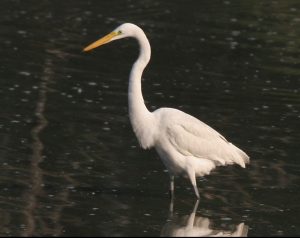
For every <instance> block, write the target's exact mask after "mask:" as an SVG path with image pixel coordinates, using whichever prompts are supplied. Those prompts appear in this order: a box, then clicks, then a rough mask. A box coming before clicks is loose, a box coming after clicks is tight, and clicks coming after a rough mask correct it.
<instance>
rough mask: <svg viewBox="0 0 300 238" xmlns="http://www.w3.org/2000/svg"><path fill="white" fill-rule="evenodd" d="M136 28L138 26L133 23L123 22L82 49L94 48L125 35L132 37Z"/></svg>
mask: <svg viewBox="0 0 300 238" xmlns="http://www.w3.org/2000/svg"><path fill="white" fill-rule="evenodd" d="M137 29H138V27H137V26H136V25H134V24H131V23H124V24H122V25H120V26H119V27H117V28H116V29H115V30H113V31H112V32H111V33H109V34H107V35H106V36H104V37H102V38H100V39H99V40H97V41H95V42H93V43H92V44H90V45H88V46H87V47H85V48H84V49H83V51H89V50H92V49H95V48H97V47H99V46H101V45H104V44H107V43H109V42H111V41H114V40H119V39H122V38H125V37H133V36H134V35H135V32H136V30H137Z"/></svg>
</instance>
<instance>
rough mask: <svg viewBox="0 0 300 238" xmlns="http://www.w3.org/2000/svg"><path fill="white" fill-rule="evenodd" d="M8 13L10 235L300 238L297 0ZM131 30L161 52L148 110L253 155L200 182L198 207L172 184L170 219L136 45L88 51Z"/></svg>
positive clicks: (48, 6) (4, 21) (98, 5)
mask: <svg viewBox="0 0 300 238" xmlns="http://www.w3.org/2000/svg"><path fill="white" fill-rule="evenodd" d="M0 12H1V14H0V26H1V27H0V29H1V30H0V44H1V47H0V49H1V57H0V84H1V85H0V86H1V87H0V97H1V102H0V106H1V110H0V140H1V141H0V165H1V167H0V168H1V173H0V174H1V175H0V217H1V222H0V235H1V236H30V235H34V236H39V235H43V236H47V235H48V236H131V235H132V236H159V235H167V236H168V235H176V234H177V235H178V234H179V235H181V236H182V235H191V234H197V235H207V234H218V235H222V234H223V235H230V234H232V235H236V234H239V235H247V236H287V235H292V236H296V235H298V236H299V235H300V226H299V200H300V193H299V182H300V181H299V172H300V163H299V160H298V157H299V148H298V144H299V140H300V138H299V118H300V113H299V109H300V107H299V104H300V96H299V79H300V67H299V66H300V58H299V55H300V54H299V53H300V50H299V49H300V41H299V39H300V17H299V12H300V3H299V1H296V0H295V1H291V0H288V1H278V2H277V1H251V3H250V2H246V1H243V2H237V1H213V2H211V1H184V2H183V1H177V0H176V1H168V2H167V1H165V2H162V1H158V0H157V1H156V0H151V1H147V0H144V1H129V0H126V1H116V0H111V1H106V2H105V1H70V0H68V1H45V0H44V1H21V0H19V1H2V2H1V8H0ZM123 22H133V23H135V24H137V25H139V26H141V27H142V28H143V29H144V30H145V32H146V34H147V36H148V38H149V40H150V43H151V46H152V58H151V62H150V65H149V67H148V68H147V69H146V71H145V73H144V78H145V80H143V94H144V98H145V100H146V104H147V106H148V108H149V109H151V110H154V109H156V108H159V107H162V106H166V107H175V108H179V109H181V110H183V111H185V112H187V113H190V114H192V115H194V116H195V117H197V118H199V119H201V120H202V121H204V122H206V123H208V124H209V125H210V126H212V127H214V128H215V129H217V130H218V131H220V132H221V133H222V134H223V135H224V136H225V137H226V138H227V139H228V140H230V141H231V142H233V143H234V144H236V145H237V146H239V147H240V148H242V149H243V150H244V151H246V152H247V153H248V154H249V155H250V157H251V164H250V165H249V166H248V167H247V168H246V169H241V168H240V167H238V166H227V167H219V168H218V169H216V170H215V171H214V172H213V173H212V174H211V175H209V176H206V177H204V178H200V179H198V187H199V189H200V194H201V199H200V203H199V205H198V206H196V205H197V204H195V202H196V200H195V196H194V192H193V189H192V187H191V185H190V183H189V181H186V180H184V179H176V181H175V193H176V197H175V200H174V204H173V206H174V207H173V215H172V214H170V206H171V204H170V199H169V195H168V188H169V177H168V174H167V171H166V170H165V168H164V166H163V164H162V163H161V161H160V159H159V158H158V156H157V154H156V153H155V151H152V150H150V151H143V150H142V149H140V148H139V146H138V143H137V140H136V138H135V135H134V134H133V132H132V129H131V126H130V123H129V118H128V113H127V86H128V74H129V71H130V68H131V64H132V63H133V62H134V60H135V58H136V56H137V53H138V49H137V45H136V43H135V42H134V40H130V39H129V40H123V41H117V42H114V43H112V44H110V45H107V46H104V47H102V48H101V49H97V50H95V51H93V52H92V53H89V54H85V53H82V52H81V50H82V49H83V47H85V46H86V45H87V44H89V43H91V42H92V41H94V40H96V39H98V38H99V37H100V36H103V35H104V34H106V33H108V32H110V31H111V30H112V29H114V28H115V27H116V26H118V25H119V24H121V23H123ZM193 211H194V213H193ZM194 216H195V218H194ZM193 218H194V219H193ZM210 232H212V233H210Z"/></svg>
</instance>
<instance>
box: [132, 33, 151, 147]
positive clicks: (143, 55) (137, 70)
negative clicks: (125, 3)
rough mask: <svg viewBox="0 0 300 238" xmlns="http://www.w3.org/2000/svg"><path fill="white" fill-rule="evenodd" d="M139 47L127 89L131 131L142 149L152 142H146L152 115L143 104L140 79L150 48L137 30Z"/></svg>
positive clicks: (149, 54) (146, 40)
mask: <svg viewBox="0 0 300 238" xmlns="http://www.w3.org/2000/svg"><path fill="white" fill-rule="evenodd" d="M133 37H134V38H136V39H137V41H138V43H139V46H140V54H139V57H138V59H137V60H136V62H135V63H134V64H133V66H132V69H131V72H130V76H129V87H128V104H129V105H128V107H129V117H130V121H131V124H132V127H133V130H134V132H135V134H136V136H137V138H138V139H139V142H140V144H141V145H142V147H143V148H147V147H150V145H151V144H152V142H150V141H148V137H149V136H150V135H149V133H148V132H149V130H148V129H149V128H151V127H152V125H153V120H152V117H153V116H152V113H150V112H149V111H148V109H147V107H146V105H145V103H144V98H143V94H142V86H141V78H142V74H143V71H144V69H145V67H146V66H147V64H148V62H149V60H150V56H151V47H150V44H149V41H148V39H147V37H146V35H145V34H144V32H143V31H142V30H141V29H140V28H138V29H137V30H136V32H135V34H134V36H133Z"/></svg>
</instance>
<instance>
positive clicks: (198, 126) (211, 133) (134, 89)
mask: <svg viewBox="0 0 300 238" xmlns="http://www.w3.org/2000/svg"><path fill="white" fill-rule="evenodd" d="M127 37H129V38H134V39H136V40H137V42H138V45H139V55H138V58H137V60H136V61H135V62H134V64H133V66H132V69H131V71H130V74H129V84H128V111H129V119H130V122H131V126H132V128H133V131H134V133H135V135H136V137H137V140H138V142H139V144H140V146H141V147H142V148H143V149H150V148H155V150H156V151H157V153H158V155H159V157H160V158H161V160H162V162H163V164H164V165H165V167H166V169H167V171H168V173H169V176H170V194H171V197H173V196H174V180H175V176H176V177H178V176H182V177H185V178H187V179H189V180H190V182H191V184H192V186H193V189H194V192H195V195H196V197H197V199H199V198H200V195H199V191H198V187H197V182H196V178H197V177H202V176H205V175H208V174H210V172H211V171H212V170H213V169H215V168H216V167H217V166H220V165H222V166H224V165H230V164H238V165H240V166H241V167H243V168H245V164H247V163H249V161H250V159H249V156H248V155H247V154H246V153H245V152H244V151H242V150H241V149H239V148H238V147H236V146H235V145H234V144H232V143H230V142H229V141H227V140H226V139H225V137H224V136H222V135H221V134H220V133H219V132H217V131H216V130H215V129H213V128H212V127H210V126H208V125H207V124H205V123H204V122H202V121H200V120H199V119H197V118H196V117H194V116H191V115H189V114H187V113H185V112H183V111H180V110H177V109H174V108H167V107H163V108H159V109H156V110H155V111H153V112H150V111H149V110H148V109H147V107H146V105H145V102H144V98H143V94H142V85H141V79H142V74H143V71H144V69H145V67H146V66H147V65H148V63H149V61H150V58H151V46H150V43H149V40H148V38H147V36H146V35H145V33H144V31H143V30H142V29H141V28H140V27H139V26H137V25H135V24H132V23H123V24H121V25H120V26H118V27H117V28H116V29H114V30H113V31H112V32H111V33H109V34H107V35H105V36H104V37H102V38H100V39H99V40H96V41H95V42H93V43H91V44H89V45H88V46H87V47H85V48H84V49H83V52H87V51H91V50H93V49H95V48H97V47H99V46H102V45H104V44H107V43H110V42H112V41H115V40H119V39H123V38H127Z"/></svg>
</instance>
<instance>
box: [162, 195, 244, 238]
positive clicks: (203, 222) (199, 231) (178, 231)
mask: <svg viewBox="0 0 300 238" xmlns="http://www.w3.org/2000/svg"><path fill="white" fill-rule="evenodd" d="M198 205H199V200H197V202H196V203H195V205H194V208H193V211H192V212H191V214H190V215H186V216H182V217H178V216H176V215H175V216H174V212H173V201H171V204H170V211H169V212H170V214H169V219H168V222H167V223H166V224H165V225H164V227H163V229H162V231H161V236H169V237H170V236H174V237H184V236H227V237H230V236H236V237H246V236H247V233H248V226H247V225H245V224H244V223H240V224H238V225H236V226H235V229H234V231H232V230H225V229H213V228H211V220H210V219H209V218H207V217H201V216H196V211H197V208H198Z"/></svg>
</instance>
